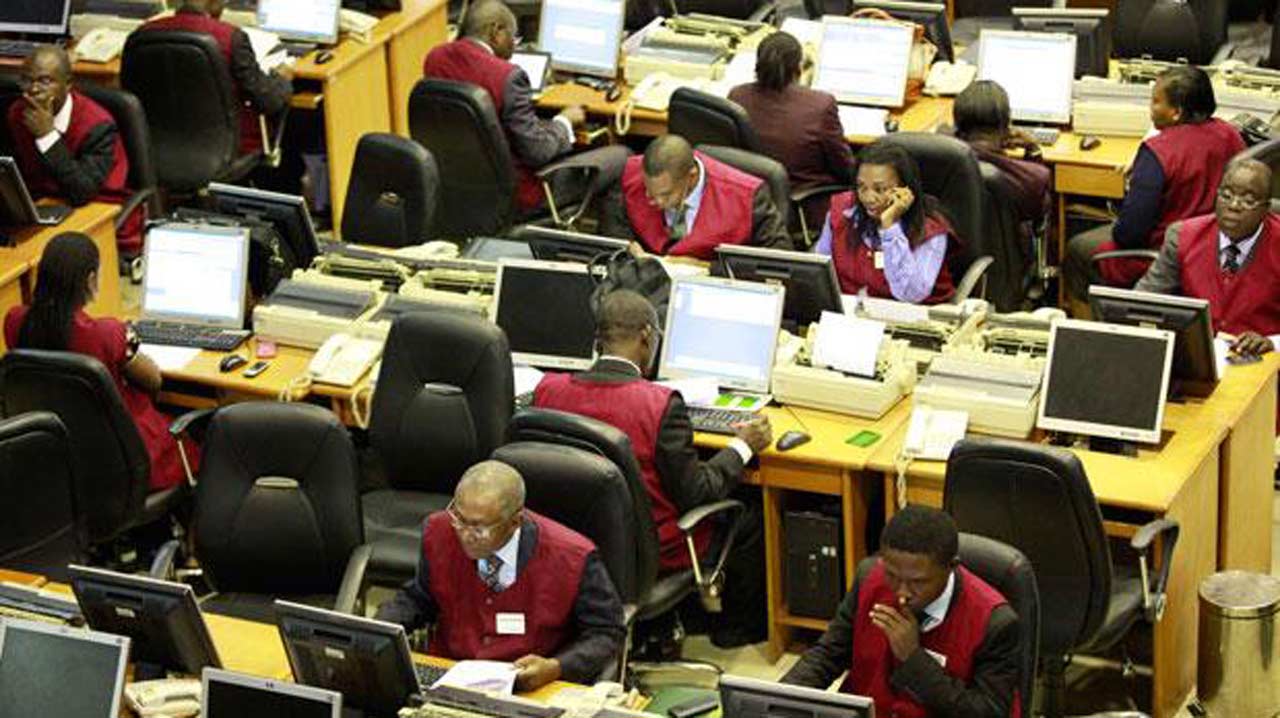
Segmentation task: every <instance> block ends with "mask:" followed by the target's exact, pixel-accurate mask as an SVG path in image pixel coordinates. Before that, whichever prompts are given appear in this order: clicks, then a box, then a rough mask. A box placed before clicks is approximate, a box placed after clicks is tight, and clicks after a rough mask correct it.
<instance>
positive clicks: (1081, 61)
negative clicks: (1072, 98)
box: [1013, 7, 1111, 77]
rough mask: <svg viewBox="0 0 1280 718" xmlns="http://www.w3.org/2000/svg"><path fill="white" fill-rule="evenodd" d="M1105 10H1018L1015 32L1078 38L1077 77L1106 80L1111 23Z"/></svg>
mask: <svg viewBox="0 0 1280 718" xmlns="http://www.w3.org/2000/svg"><path fill="white" fill-rule="evenodd" d="M1109 15H1110V13H1109V12H1108V11H1107V9H1106V8H1046V7H1015V8H1014V9H1013V29H1014V30H1023V31H1027V32H1060V33H1071V34H1073V35H1075V36H1076V77H1084V76H1085V75H1093V76H1095V77H1106V76H1107V73H1108V72H1109V71H1110V64H1111V22H1110V18H1109Z"/></svg>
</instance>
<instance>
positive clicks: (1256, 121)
mask: <svg viewBox="0 0 1280 718" xmlns="http://www.w3.org/2000/svg"><path fill="white" fill-rule="evenodd" d="M1231 124H1233V125H1235V126H1236V129H1237V130H1239V131H1240V135H1241V136H1242V137H1243V138H1244V143H1245V144H1246V145H1249V146H1250V147H1252V146H1253V145H1259V144H1262V143H1263V142H1266V141H1268V140H1270V139H1271V138H1272V137H1273V136H1274V135H1273V133H1272V131H1271V125H1269V124H1267V122H1266V121H1265V120H1263V119H1262V118H1260V117H1258V116H1256V115H1253V114H1250V113H1248V112H1241V113H1239V114H1237V115H1235V116H1234V117H1232V118H1231Z"/></svg>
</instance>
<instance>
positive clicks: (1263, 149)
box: [1232, 32, 1280, 211]
mask: <svg viewBox="0 0 1280 718" xmlns="http://www.w3.org/2000/svg"><path fill="white" fill-rule="evenodd" d="M1276 36H1277V37H1280V32H1278V33H1276ZM1236 158H1248V159H1253V160H1258V161H1259V162H1261V163H1263V164H1264V165H1266V166H1268V167H1270V168H1271V199H1272V200H1276V199H1280V138H1277V139H1274V140H1268V141H1266V142H1262V143H1259V144H1256V145H1254V146H1252V147H1250V148H1248V149H1246V150H1245V151H1244V152H1241V153H1240V154H1239V155H1236V157H1235V158H1232V159H1236ZM1272 211H1275V210H1274V209H1273V210H1272Z"/></svg>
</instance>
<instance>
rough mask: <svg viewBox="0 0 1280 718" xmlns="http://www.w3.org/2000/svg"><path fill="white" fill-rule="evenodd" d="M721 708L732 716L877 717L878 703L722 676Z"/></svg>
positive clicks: (790, 717) (761, 717) (807, 689)
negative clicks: (876, 707) (876, 708)
mask: <svg viewBox="0 0 1280 718" xmlns="http://www.w3.org/2000/svg"><path fill="white" fill-rule="evenodd" d="M720 711H721V713H722V714H723V715H726V716H733V718H778V717H780V716H786V718H875V715H876V712H875V702H874V701H872V700H871V699H870V698H868V697H866V696H857V695H852V694H849V693H832V692H830V691H823V690H819V689H817V688H805V687H802V686H790V685H787V684H785V683H774V682H772V681H758V680H755V679H754V678H743V677H741V676H733V675H729V674H725V675H723V676H721V677H720Z"/></svg>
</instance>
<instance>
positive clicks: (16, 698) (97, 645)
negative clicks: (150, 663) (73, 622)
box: [0, 618, 129, 718]
mask: <svg viewBox="0 0 1280 718" xmlns="http://www.w3.org/2000/svg"><path fill="white" fill-rule="evenodd" d="M128 663H129V639H128V638H125V637H124V636H115V635H112V634H110V633H99V632H97V631H86V630H84V629H81V628H73V627H72V626H62V625H54V624H50V623H44V622H43V621H24V620H20V619H16V618H0V701H3V702H2V703H0V706H3V710H0V713H3V714H4V715H39V716H83V717H84V718H115V716H117V715H119V712H120V698H121V696H123V695H124V674H125V668H126V667H127V666H128Z"/></svg>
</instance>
